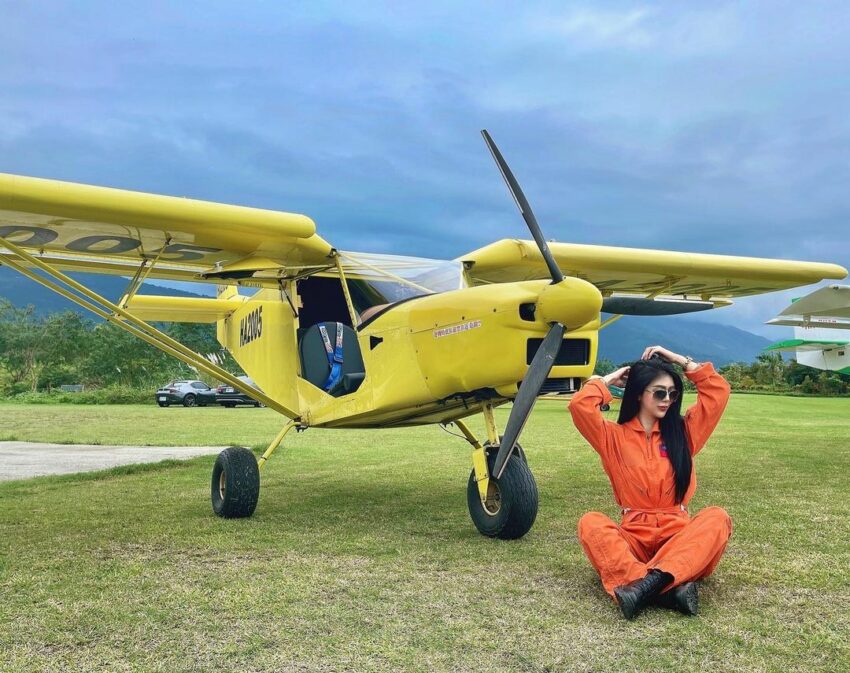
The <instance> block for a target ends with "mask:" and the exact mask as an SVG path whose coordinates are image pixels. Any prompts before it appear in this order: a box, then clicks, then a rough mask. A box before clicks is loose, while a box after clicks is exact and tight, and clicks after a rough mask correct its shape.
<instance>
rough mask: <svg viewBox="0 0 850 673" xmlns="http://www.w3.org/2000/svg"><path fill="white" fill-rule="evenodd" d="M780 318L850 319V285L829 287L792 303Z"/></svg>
mask: <svg viewBox="0 0 850 673" xmlns="http://www.w3.org/2000/svg"><path fill="white" fill-rule="evenodd" d="M779 315H780V316H826V317H830V318H850V285H829V286H827V287H822V288H820V289H819V290H815V291H814V292H812V293H811V294H807V295H806V296H805V297H802V298H801V299H797V300H796V301H794V302H791V305H790V306H789V307H788V308H786V309H785V310H784V311H782V313H780V314H779Z"/></svg>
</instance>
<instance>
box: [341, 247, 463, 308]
mask: <svg viewBox="0 0 850 673" xmlns="http://www.w3.org/2000/svg"><path fill="white" fill-rule="evenodd" d="M340 261H341V262H342V269H343V273H344V274H345V279H346V283H347V285H348V291H349V294H350V295H351V303H352V304H353V305H354V310H355V311H357V312H358V313H360V314H361V319H362V315H363V314H364V313H365V312H366V311H367V310H369V309H374V308H376V307H383V306H387V305H391V304H395V303H396V302H399V301H402V300H404V299H411V298H413V297H418V296H421V295H426V294H434V293H436V292H447V291H449V290H458V289H460V288H462V287H464V280H463V265H462V264H461V263H460V262H454V261H451V260H439V259H424V258H421V257H401V256H397V255H377V254H370V253H360V252H342V253H340Z"/></svg>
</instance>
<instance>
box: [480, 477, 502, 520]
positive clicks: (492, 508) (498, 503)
mask: <svg viewBox="0 0 850 673" xmlns="http://www.w3.org/2000/svg"><path fill="white" fill-rule="evenodd" d="M481 505H482V506H483V507H484V511H485V512H487V514H489V515H490V516H496V515H497V514H498V513H499V511H500V510H501V509H502V493H501V491H500V490H499V485H498V484H497V483H496V480H495V479H490V483H489V484H488V485H487V497H486V498H485V500H484V502H482V503H481Z"/></svg>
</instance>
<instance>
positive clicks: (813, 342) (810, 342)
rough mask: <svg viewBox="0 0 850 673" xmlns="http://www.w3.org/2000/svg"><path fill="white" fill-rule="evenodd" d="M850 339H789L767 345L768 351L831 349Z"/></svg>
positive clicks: (847, 342)
mask: <svg viewBox="0 0 850 673" xmlns="http://www.w3.org/2000/svg"><path fill="white" fill-rule="evenodd" d="M848 344H850V341H827V340H823V339H787V340H785V341H778V342H776V343H775V344H771V345H770V346H766V347H765V349H764V350H766V351H791V352H796V351H830V350H838V349H840V348H842V347H843V346H846V345H848Z"/></svg>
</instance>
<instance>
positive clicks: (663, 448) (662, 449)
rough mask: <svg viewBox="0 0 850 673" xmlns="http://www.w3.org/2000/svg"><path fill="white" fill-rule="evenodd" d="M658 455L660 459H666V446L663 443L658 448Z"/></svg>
mask: <svg viewBox="0 0 850 673" xmlns="http://www.w3.org/2000/svg"><path fill="white" fill-rule="evenodd" d="M658 453H660V454H661V457H662V458H667V445H666V444H665V443H664V442H661V445H660V446H659V447H658Z"/></svg>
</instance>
